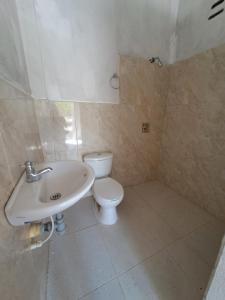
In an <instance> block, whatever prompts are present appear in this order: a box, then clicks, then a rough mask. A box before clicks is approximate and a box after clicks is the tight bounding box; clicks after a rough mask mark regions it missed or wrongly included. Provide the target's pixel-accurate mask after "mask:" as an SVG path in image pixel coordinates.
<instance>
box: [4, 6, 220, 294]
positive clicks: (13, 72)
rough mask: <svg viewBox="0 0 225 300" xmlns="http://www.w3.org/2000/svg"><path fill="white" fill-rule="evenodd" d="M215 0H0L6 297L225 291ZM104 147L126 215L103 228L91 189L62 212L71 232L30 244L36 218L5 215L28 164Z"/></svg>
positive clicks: (73, 156) (74, 157)
mask: <svg viewBox="0 0 225 300" xmlns="http://www.w3.org/2000/svg"><path fill="white" fill-rule="evenodd" d="M203 2H204V4H203ZM211 2H213V3H211ZM214 2H215V1H210V0H204V1H193V0H190V1H184V0H171V1H166V0H157V1H156V0H140V1H139V0H136V1H126V0H118V1H111V0H107V1H102V0H85V1H83V0H82V1H80V0H64V1H59V0H1V1H0V299H2V300H120V299H123V300H201V299H206V300H224V299H225V241H224V239H223V236H224V232H225V45H224V43H225V30H224V16H225V13H224V12H223V10H222V12H221V13H220V14H218V16H215V17H213V18H211V19H208V18H209V16H211V15H212V14H214V12H215V10H217V9H219V7H220V6H221V7H222V6H224V3H223V1H217V4H216V5H215V3H214ZM143 128H147V130H146V131H145V130H143ZM105 151H107V152H109V151H110V152H112V154H113V162H112V173H111V174H110V176H111V177H112V178H113V179H115V180H116V181H118V182H119V183H120V184H121V185H122V186H123V187H124V191H125V196H124V199H123V201H122V202H121V203H120V204H119V205H118V207H117V209H118V215H119V219H118V222H117V223H116V224H114V225H111V226H107V225H102V224H100V222H99V221H98V218H96V215H95V210H94V207H95V201H94V199H93V197H92V196H90V194H89V196H88V197H84V198H82V199H80V200H79V201H78V202H77V203H76V204H75V205H73V206H72V207H70V208H69V209H67V210H66V211H64V214H65V222H66V225H67V228H66V232H65V234H64V235H61V236H59V235H57V234H56V233H55V234H54V236H53V237H52V238H51V239H50V241H48V243H46V244H45V245H44V246H43V247H41V248H38V249H34V250H32V251H31V250H30V249H29V250H28V248H29V246H30V245H31V237H30V224H26V225H22V226H12V225H10V224H9V221H8V219H7V217H6V214H5V205H6V203H7V201H8V199H9V197H10V195H11V193H12V192H13V190H14V189H15V186H16V185H17V183H18V180H19V178H20V177H21V175H22V174H23V172H24V163H25V162H26V161H33V162H35V163H42V162H46V166H48V164H51V163H52V162H55V161H74V160H78V161H80V162H81V161H83V157H84V155H85V154H90V153H92V152H105ZM71 165H72V164H71ZM71 165H70V166H71ZM93 180H94V178H93ZM67 184H68V182H67ZM57 192H58V191H57ZM31 198H32V197H31ZM32 200H33V199H30V201H32ZM48 200H49V197H48ZM35 221H36V220H35ZM37 221H40V220H37ZM42 221H43V220H42ZM39 238H40V239H42V235H41V234H40V235H39V236H38V239H39Z"/></svg>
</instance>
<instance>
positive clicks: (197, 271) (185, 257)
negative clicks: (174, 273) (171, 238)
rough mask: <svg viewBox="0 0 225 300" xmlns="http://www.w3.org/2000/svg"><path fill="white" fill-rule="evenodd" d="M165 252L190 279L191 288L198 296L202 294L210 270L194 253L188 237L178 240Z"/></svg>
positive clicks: (196, 253) (194, 250)
mask: <svg viewBox="0 0 225 300" xmlns="http://www.w3.org/2000/svg"><path fill="white" fill-rule="evenodd" d="M167 251H168V253H169V255H170V256H171V258H172V259H173V260H174V262H176V263H177V264H178V265H179V266H180V267H181V269H182V270H183V271H184V273H185V274H186V275H187V277H188V278H189V279H190V281H191V282H192V288H193V289H195V290H196V292H198V293H200V294H201V293H203V292H204V290H205V288H206V286H207V284H208V281H209V278H210V274H211V270H212V268H211V267H210V266H209V265H208V264H207V263H206V262H205V261H204V260H203V258H202V256H201V255H200V253H199V252H198V251H196V248H195V246H194V245H193V243H192V240H191V239H190V238H189V237H188V238H185V239H182V240H179V241H177V242H175V243H174V244H173V245H171V246H170V247H169V248H167Z"/></svg>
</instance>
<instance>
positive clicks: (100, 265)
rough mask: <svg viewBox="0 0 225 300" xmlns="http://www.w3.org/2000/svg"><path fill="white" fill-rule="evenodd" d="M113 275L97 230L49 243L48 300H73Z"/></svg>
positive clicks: (88, 229)
mask: <svg viewBox="0 0 225 300" xmlns="http://www.w3.org/2000/svg"><path fill="white" fill-rule="evenodd" d="M114 275H115V273H114V270H113V267H112V264H111V260H110V257H109V255H108V253H107V251H106V249H105V246H104V243H103V240H102V238H101V236H100V234H99V230H98V229H97V227H96V226H94V227H90V228H87V229H84V230H82V231H79V232H77V233H75V234H70V235H65V236H62V237H60V238H59V239H55V240H53V241H52V243H51V245H50V268H49V282H48V292H49V295H50V296H51V297H49V300H50V299H51V300H53V299H54V300H64V299H68V300H70V299H71V300H74V299H75V300H76V299H77V298H78V297H81V296H83V295H85V294H87V293H89V292H91V291H93V290H94V289H96V288H98V287H99V286H101V285H103V284H104V283H106V282H107V281H109V280H111V279H112V278H113V276H114Z"/></svg>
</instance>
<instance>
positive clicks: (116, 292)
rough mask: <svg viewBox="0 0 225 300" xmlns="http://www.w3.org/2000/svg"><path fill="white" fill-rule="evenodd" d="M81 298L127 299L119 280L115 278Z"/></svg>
mask: <svg viewBox="0 0 225 300" xmlns="http://www.w3.org/2000/svg"><path fill="white" fill-rule="evenodd" d="M79 300H125V297H124V294H123V291H122V289H121V287H120V284H119V282H118V280H117V279H115V280H112V281H110V282H109V283H107V284H105V285H103V286H101V287H100V288H98V289H97V290H95V291H93V292H91V293H90V294H88V295H86V296H84V297H82V298H80V299H79Z"/></svg>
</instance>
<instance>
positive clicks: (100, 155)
mask: <svg viewBox="0 0 225 300" xmlns="http://www.w3.org/2000/svg"><path fill="white" fill-rule="evenodd" d="M112 156H113V154H112V153H111V152H94V153H90V154H87V155H85V156H84V161H90V160H104V159H108V158H112Z"/></svg>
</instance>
